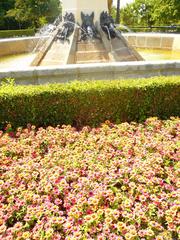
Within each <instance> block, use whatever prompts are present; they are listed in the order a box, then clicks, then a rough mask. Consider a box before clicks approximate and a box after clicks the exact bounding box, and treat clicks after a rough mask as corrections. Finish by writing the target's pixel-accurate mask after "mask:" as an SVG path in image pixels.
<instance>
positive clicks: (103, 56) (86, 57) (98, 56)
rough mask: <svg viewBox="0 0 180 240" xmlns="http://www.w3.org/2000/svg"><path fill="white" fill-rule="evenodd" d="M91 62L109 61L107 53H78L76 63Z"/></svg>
mask: <svg viewBox="0 0 180 240" xmlns="http://www.w3.org/2000/svg"><path fill="white" fill-rule="evenodd" d="M91 60H93V61H94V60H109V57H108V54H107V52H106V51H79V52H76V61H91Z"/></svg>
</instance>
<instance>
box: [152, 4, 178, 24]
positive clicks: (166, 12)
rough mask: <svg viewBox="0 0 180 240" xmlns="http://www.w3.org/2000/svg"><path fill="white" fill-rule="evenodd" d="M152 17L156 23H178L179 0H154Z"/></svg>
mask: <svg viewBox="0 0 180 240" xmlns="http://www.w3.org/2000/svg"><path fill="white" fill-rule="evenodd" d="M152 17H153V19H154V21H155V22H156V24H157V25H169V24H178V23H180V1H179V0H156V1H154V9H153V13H152Z"/></svg>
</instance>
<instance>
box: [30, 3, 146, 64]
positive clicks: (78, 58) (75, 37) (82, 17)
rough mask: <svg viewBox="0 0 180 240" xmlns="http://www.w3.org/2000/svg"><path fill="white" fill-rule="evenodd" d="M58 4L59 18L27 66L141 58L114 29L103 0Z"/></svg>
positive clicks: (135, 59)
mask: <svg viewBox="0 0 180 240" xmlns="http://www.w3.org/2000/svg"><path fill="white" fill-rule="evenodd" d="M62 5H63V16H64V17H63V21H62V22H61V23H60V24H59V25H58V26H56V27H55V30H54V32H53V34H52V36H51V37H50V38H49V39H48V40H47V41H46V43H44V44H42V47H41V49H40V50H39V53H38V54H37V56H36V58H35V59H34V61H33V62H32V64H31V66H52V65H63V64H76V63H97V62H119V61H139V60H143V58H142V57H141V56H140V55H139V54H138V53H137V52H136V50H135V49H133V48H132V47H131V46H130V45H129V44H128V42H127V41H126V40H125V38H123V36H122V34H121V33H120V32H119V31H118V30H117V29H116V27H115V24H114V21H113V19H112V17H111V16H110V15H109V14H108V3H107V0H104V1H100V2H99V1H98V2H97V1H96V0H91V1H85V0H73V1H67V0H63V1H62ZM58 40H59V41H58Z"/></svg>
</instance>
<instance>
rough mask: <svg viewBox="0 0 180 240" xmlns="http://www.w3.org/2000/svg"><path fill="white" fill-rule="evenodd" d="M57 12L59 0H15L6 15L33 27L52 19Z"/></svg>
mask: <svg viewBox="0 0 180 240" xmlns="http://www.w3.org/2000/svg"><path fill="white" fill-rule="evenodd" d="M58 14H59V0H15V6H14V8H13V9H10V10H9V11H8V12H7V16H10V17H14V18H15V19H16V20H17V21H18V22H20V23H24V22H28V23H29V24H30V25H31V27H35V28H38V27H39V26H40V25H41V23H43V24H44V23H47V22H49V21H52V20H53V19H54V18H55V17H57V15H58Z"/></svg>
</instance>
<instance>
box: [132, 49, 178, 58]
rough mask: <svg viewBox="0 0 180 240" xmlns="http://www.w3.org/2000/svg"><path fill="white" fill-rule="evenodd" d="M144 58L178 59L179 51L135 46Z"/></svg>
mask: <svg viewBox="0 0 180 240" xmlns="http://www.w3.org/2000/svg"><path fill="white" fill-rule="evenodd" d="M136 50H137V51H138V53H139V54H140V55H141V56H142V57H143V58H144V60H147V61H148V60H150V61H158V60H180V51H171V50H163V49H148V48H136Z"/></svg>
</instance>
